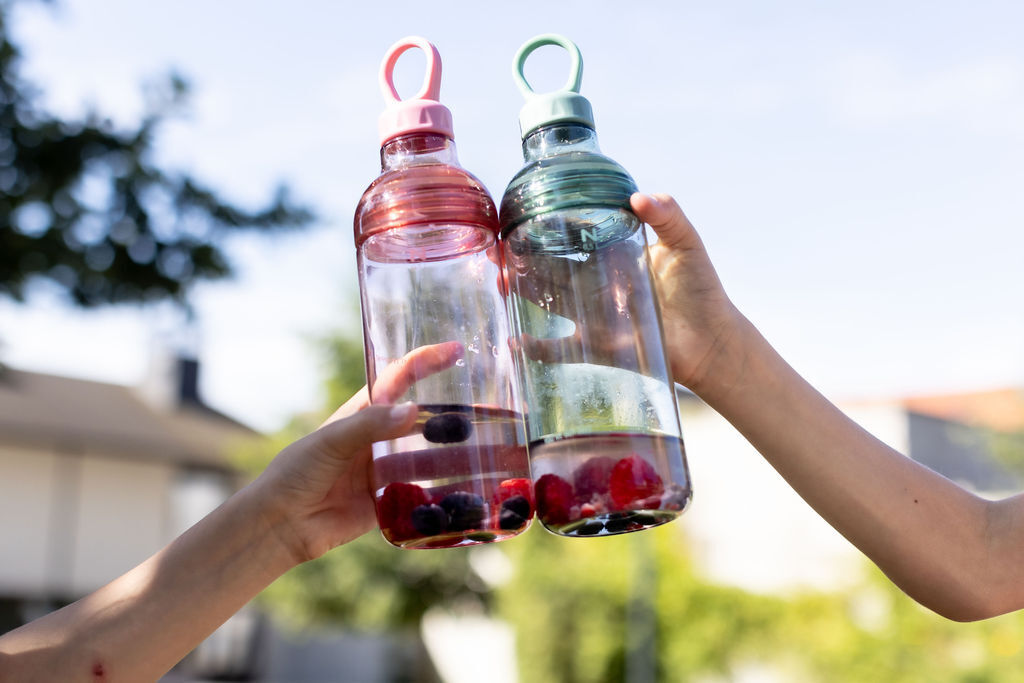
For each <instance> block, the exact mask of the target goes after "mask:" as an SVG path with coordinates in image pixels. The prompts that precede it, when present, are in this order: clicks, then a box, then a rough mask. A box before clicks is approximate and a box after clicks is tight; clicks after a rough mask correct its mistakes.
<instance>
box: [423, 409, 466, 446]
mask: <svg viewBox="0 0 1024 683" xmlns="http://www.w3.org/2000/svg"><path fill="white" fill-rule="evenodd" d="M472 432H473V423H472V422H470V421H469V419H468V418H466V417H464V416H462V415H459V414H458V413H441V414H440V415H435V416H434V417H432V418H430V419H429V420H427V421H426V422H425V423H423V438H424V439H426V440H427V441H429V442H430V443H458V442H459V441H465V440H466V439H468V438H469V435H470V434H471V433H472Z"/></svg>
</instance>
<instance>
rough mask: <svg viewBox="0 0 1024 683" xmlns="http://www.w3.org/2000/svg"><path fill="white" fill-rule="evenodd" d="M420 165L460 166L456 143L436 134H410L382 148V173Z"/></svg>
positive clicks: (389, 141)
mask: <svg viewBox="0 0 1024 683" xmlns="http://www.w3.org/2000/svg"><path fill="white" fill-rule="evenodd" d="M419 164H448V165H449V166H458V165H459V159H458V156H457V155H456V153H455V141H454V140H452V139H451V138H449V137H446V136H444V135H438V134H436V133H410V134H409V135H400V136H399V137H397V138H392V139H391V140H388V141H387V142H385V143H384V146H383V147H381V148H380V168H381V171H394V170H397V169H400V168H406V167H408V166H415V165H419Z"/></svg>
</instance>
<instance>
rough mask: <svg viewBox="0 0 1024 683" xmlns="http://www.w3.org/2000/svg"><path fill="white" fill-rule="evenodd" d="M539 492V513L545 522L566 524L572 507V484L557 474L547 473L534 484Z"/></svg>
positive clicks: (537, 492)
mask: <svg viewBox="0 0 1024 683" xmlns="http://www.w3.org/2000/svg"><path fill="white" fill-rule="evenodd" d="M534 491H535V492H536V494H537V515H538V516H539V517H540V518H541V520H542V521H544V522H545V523H550V524H565V523H566V522H568V521H569V509H570V508H571V507H572V503H573V495H572V484H570V483H569V482H567V481H566V480H565V479H562V478H561V477H559V476H558V475H557V474H545V475H544V476H543V477H541V478H540V479H538V480H537V484H536V485H535V486H534Z"/></svg>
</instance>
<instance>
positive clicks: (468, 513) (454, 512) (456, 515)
mask: <svg viewBox="0 0 1024 683" xmlns="http://www.w3.org/2000/svg"><path fill="white" fill-rule="evenodd" d="M441 507H442V508H444V511H445V512H447V513H448V528H449V529H451V530H452V531H465V530H466V529H474V528H476V527H479V526H480V524H481V523H482V522H483V521H484V516H485V515H486V512H487V510H486V508H485V506H484V499H483V498H481V497H480V496H478V495H476V494H475V493H469V492H467V491H456V492H455V493H449V494H448V495H447V496H445V497H444V498H442V499H441Z"/></svg>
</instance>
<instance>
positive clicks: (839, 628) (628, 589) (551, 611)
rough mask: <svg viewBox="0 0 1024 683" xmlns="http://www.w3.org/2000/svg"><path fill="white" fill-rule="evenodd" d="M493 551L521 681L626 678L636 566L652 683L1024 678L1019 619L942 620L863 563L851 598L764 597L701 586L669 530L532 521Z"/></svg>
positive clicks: (677, 534) (679, 538)
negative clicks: (648, 585) (508, 563)
mask: <svg viewBox="0 0 1024 683" xmlns="http://www.w3.org/2000/svg"><path fill="white" fill-rule="evenodd" d="M780 533H784V532H783V531H782V530H780ZM645 545H646V546H648V547H647V548H645V547H644V546H645ZM501 548H502V549H503V550H504V551H505V552H507V553H508V555H509V556H510V557H511V558H512V561H513V563H514V566H515V567H516V573H515V575H514V578H513V579H512V581H511V582H510V583H509V584H507V585H505V586H504V587H502V588H501V589H500V590H499V592H498V596H497V600H496V606H497V611H498V614H500V615H501V616H503V617H505V618H506V619H508V620H509V621H510V622H511V623H512V624H513V625H514V626H515V630H516V635H517V640H518V648H519V653H518V654H519V656H518V662H519V668H520V671H519V673H520V679H521V680H522V681H524V682H532V681H559V682H560V683H584V682H594V683H597V682H600V683H611V682H616V681H630V680H631V679H630V678H628V677H627V676H626V673H625V672H626V670H627V664H628V659H629V656H630V653H629V651H628V650H629V646H630V643H631V642H635V639H631V637H630V634H629V630H630V629H637V628H640V627H641V626H642V625H641V624H638V623H636V620H635V619H633V618H630V610H629V605H630V601H631V600H635V599H636V598H637V596H638V595H643V593H644V592H645V591H641V592H639V593H638V588H641V587H642V586H639V585H638V584H640V583H641V582H642V581H644V580H645V579H644V576H645V575H644V572H643V571H642V569H643V565H642V563H641V562H638V558H645V557H648V558H650V561H651V562H652V564H653V567H652V568H653V575H654V577H655V578H654V581H653V583H654V585H653V589H652V590H651V591H650V593H651V594H652V600H653V606H654V610H653V615H654V622H655V623H654V624H653V632H654V636H653V640H654V643H653V645H654V647H653V648H652V650H653V651H654V652H655V653H656V654H655V658H656V661H655V662H654V663H653V664H654V669H655V672H656V677H655V678H654V679H653V680H657V681H709V682H710V681H730V680H736V679H737V678H740V677H741V676H742V675H744V674H747V675H750V674H752V672H754V671H757V670H762V671H770V672H772V674H773V677H772V678H765V677H764V676H762V677H760V678H758V680H779V681H787V682H792V683H800V682H803V681H808V682H811V681H830V682H836V683H844V682H850V683H861V682H863V681H886V683H904V682H905V683H920V682H921V681H929V682H946V681H948V682H954V681H956V682H961V683H968V682H979V683H980V682H981V681H991V682H1002V681H1005V682H1011V681H1024V614H1021V613H1017V614H1010V615H1006V616H1003V617H999V618H996V619H990V620H988V621H984V622H979V623H974V624H958V623H955V622H951V621H949V620H947V619H944V618H942V617H939V616H937V615H935V614H933V613H932V612H929V611H928V610H926V609H924V608H922V607H920V606H919V605H917V603H915V602H913V601H912V600H911V599H910V598H908V597H906V596H905V595H904V594H903V593H902V592H901V591H900V590H899V589H897V588H896V587H895V586H893V585H892V583H891V582H889V581H888V579H886V578H885V577H884V576H883V575H882V574H881V573H880V572H879V571H878V570H877V569H875V568H874V567H873V566H870V565H867V564H866V571H865V579H864V581H863V584H862V585H861V586H859V587H857V588H856V589H855V590H851V591H848V592H842V593H803V594H798V595H792V596H765V595H757V594H752V593H747V592H745V591H742V590H739V589H736V588H730V587H725V586H720V585H715V584H713V583H710V582H709V581H707V580H706V579H704V578H702V577H701V576H700V574H699V572H697V571H695V569H694V567H693V564H692V562H691V560H690V557H689V554H688V552H687V549H686V548H687V546H686V541H685V537H684V535H683V533H682V528H681V527H680V526H679V525H678V524H670V525H667V526H664V527H660V528H657V529H654V530H651V531H646V532H644V533H642V534H627V535H625V536H618V537H611V538H601V539H560V538H557V537H555V536H552V535H551V534H547V533H545V532H543V531H542V530H541V529H540V528H539V525H538V524H536V523H535V525H534V528H533V529H531V530H530V531H529V532H528V533H526V534H525V535H523V536H521V537H519V539H517V540H515V541H512V542H510V543H504V544H502V545H501ZM751 561H752V562H756V558H751ZM633 680H635V679H633Z"/></svg>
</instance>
